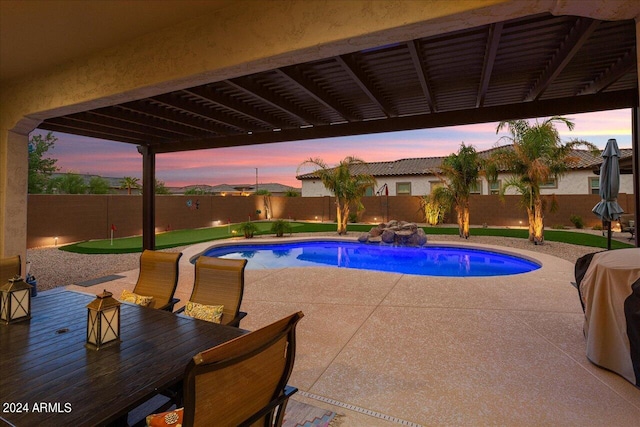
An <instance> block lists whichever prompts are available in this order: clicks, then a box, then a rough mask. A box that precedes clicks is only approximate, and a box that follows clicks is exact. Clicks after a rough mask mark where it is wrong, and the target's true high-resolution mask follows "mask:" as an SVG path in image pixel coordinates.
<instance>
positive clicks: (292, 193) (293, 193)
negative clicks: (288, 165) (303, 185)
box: [284, 190, 301, 197]
mask: <svg viewBox="0 0 640 427" xmlns="http://www.w3.org/2000/svg"><path fill="white" fill-rule="evenodd" d="M284 196H285V197H300V196H301V194H300V192H299V191H297V190H287V191H285V193H284Z"/></svg>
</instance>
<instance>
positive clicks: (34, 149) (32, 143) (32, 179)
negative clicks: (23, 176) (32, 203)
mask: <svg viewBox="0 0 640 427" xmlns="http://www.w3.org/2000/svg"><path fill="white" fill-rule="evenodd" d="M57 140H58V138H56V137H55V136H54V135H53V133H52V132H49V133H47V135H45V136H44V137H42V135H33V136H32V137H31V139H30V140H29V184H28V188H29V193H31V194H38V193H44V192H45V191H46V189H47V183H48V181H49V179H50V177H51V174H52V173H54V172H56V171H57V170H58V167H57V166H56V162H57V161H58V159H52V158H49V157H44V156H45V154H46V153H47V151H49V149H50V148H53V147H54V145H55V143H56V141H57Z"/></svg>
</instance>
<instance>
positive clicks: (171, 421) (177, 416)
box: [146, 408, 183, 427]
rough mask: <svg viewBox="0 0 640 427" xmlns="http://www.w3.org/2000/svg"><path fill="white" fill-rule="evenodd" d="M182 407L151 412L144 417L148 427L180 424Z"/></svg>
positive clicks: (176, 425) (179, 425) (177, 426)
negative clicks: (156, 412)
mask: <svg viewBox="0 0 640 427" xmlns="http://www.w3.org/2000/svg"><path fill="white" fill-rule="evenodd" d="M182 413H183V411H182V408H178V409H174V410H173V411H169V412H161V413H159V414H151V415H148V416H147V418H146V421H147V426H148V427H162V426H173V427H181V426H182Z"/></svg>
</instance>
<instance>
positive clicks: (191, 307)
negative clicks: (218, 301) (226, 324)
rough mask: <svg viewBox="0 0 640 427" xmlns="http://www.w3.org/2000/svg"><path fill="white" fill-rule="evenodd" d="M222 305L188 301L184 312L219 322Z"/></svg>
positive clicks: (208, 320) (197, 317)
mask: <svg viewBox="0 0 640 427" xmlns="http://www.w3.org/2000/svg"><path fill="white" fill-rule="evenodd" d="M223 309H224V305H205V304H198V303H197V302H191V301H189V302H188V303H187V306H186V307H185V308H184V314H186V315H187V316H190V317H194V318H196V319H200V320H206V321H207V322H213V323H220V320H221V319H222V310H223Z"/></svg>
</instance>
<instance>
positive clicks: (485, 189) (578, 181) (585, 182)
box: [302, 170, 633, 197]
mask: <svg viewBox="0 0 640 427" xmlns="http://www.w3.org/2000/svg"><path fill="white" fill-rule="evenodd" d="M509 177H510V175H509V174H500V175H498V180H500V181H501V185H504V182H505V181H506V180H507V179H509ZM590 178H596V179H597V178H598V175H596V174H595V173H593V171H591V170H574V171H571V172H569V173H567V174H566V175H564V176H563V177H561V178H560V179H559V180H558V187H557V188H543V189H541V193H542V194H547V195H550V194H591V188H590V186H589V179H590ZM480 181H481V185H482V192H481V194H483V195H487V194H489V183H488V182H487V180H486V179H485V178H481V179H480ZM399 182H410V183H411V195H413V196H422V195H426V194H430V193H431V192H432V191H433V188H434V184H436V185H438V183H439V180H438V178H437V177H435V176H432V175H429V176H404V177H390V178H379V179H378V184H377V186H376V190H377V189H379V188H382V187H383V186H384V184H387V186H388V188H389V196H395V195H396V183H399ZM620 193H628V194H633V175H621V176H620ZM506 194H510V195H515V194H517V193H516V192H515V190H514V189H513V188H510V189H508V190H507V193H506ZM329 195H331V193H330V192H329V191H328V190H327V189H326V188H325V187H324V186H323V185H322V182H320V180H315V181H313V180H308V179H305V180H302V196H303V197H320V196H329Z"/></svg>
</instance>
